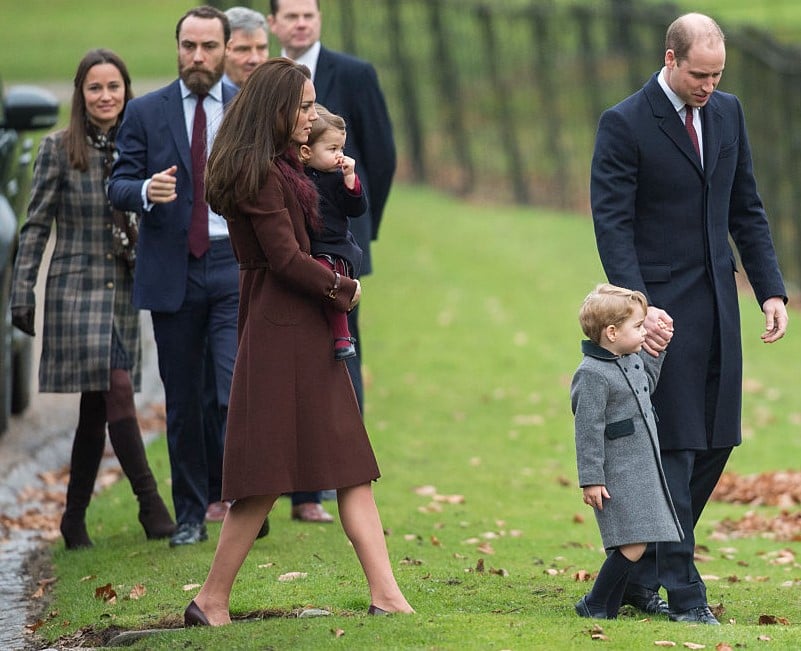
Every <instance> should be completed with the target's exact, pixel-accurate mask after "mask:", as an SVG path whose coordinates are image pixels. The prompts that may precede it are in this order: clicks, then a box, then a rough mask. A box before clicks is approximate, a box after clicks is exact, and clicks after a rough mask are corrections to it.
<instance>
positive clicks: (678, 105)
mask: <svg viewBox="0 0 801 651" xmlns="http://www.w3.org/2000/svg"><path fill="white" fill-rule="evenodd" d="M657 81H659V85H660V86H661V87H662V90H663V91H665V95H667V98H668V99H669V100H670V103H671V104H673V108H674V109H676V112H677V113H678V112H679V111H681V110H682V109H683V108H684V104H685V103H684V102H683V101H682V99H681V97H679V96H678V95H676V93H674V92H673V90H672V89H671V88H670V86H668V83H667V79H665V67H664V66H662V70H660V71H659V76H658V77H657Z"/></svg>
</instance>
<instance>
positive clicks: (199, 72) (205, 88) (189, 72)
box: [178, 59, 225, 95]
mask: <svg viewBox="0 0 801 651" xmlns="http://www.w3.org/2000/svg"><path fill="white" fill-rule="evenodd" d="M224 70H225V59H221V60H220V63H219V65H218V66H217V67H216V68H215V69H214V70H208V69H206V68H200V67H195V66H187V67H181V62H180V61H178V75H179V76H180V77H181V79H183V82H184V83H185V84H186V87H187V88H188V89H189V90H191V91H192V92H193V93H195V95H206V94H208V92H209V90H210V89H211V87H212V86H213V85H214V84H216V83H217V82H218V81H219V80H220V78H221V77H222V76H223V71H224Z"/></svg>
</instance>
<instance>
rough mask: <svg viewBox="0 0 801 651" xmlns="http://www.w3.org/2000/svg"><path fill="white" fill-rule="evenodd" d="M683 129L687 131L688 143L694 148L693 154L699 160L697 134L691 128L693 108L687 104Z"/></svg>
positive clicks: (699, 150)
mask: <svg viewBox="0 0 801 651" xmlns="http://www.w3.org/2000/svg"><path fill="white" fill-rule="evenodd" d="M684 128H685V129H687V135H689V136H690V141H691V142H692V143H693V147H695V153H696V154H698V158H701V147H699V146H698V134H697V133H696V132H695V127H694V126H693V107H692V106H690V105H689V104H688V105H686V106H685V107H684Z"/></svg>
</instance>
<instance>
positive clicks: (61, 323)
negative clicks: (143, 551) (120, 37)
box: [11, 49, 174, 549]
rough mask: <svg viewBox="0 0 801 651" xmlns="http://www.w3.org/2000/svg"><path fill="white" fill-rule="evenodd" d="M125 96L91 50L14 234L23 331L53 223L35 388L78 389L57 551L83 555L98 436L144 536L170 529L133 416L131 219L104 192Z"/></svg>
mask: <svg viewBox="0 0 801 651" xmlns="http://www.w3.org/2000/svg"><path fill="white" fill-rule="evenodd" d="M131 97H132V93H131V81H130V77H129V75H128V71H127V69H126V67H125V64H124V63H123V61H122V60H121V59H120V58H119V57H118V56H117V55H116V54H114V53H113V52H111V51H109V50H103V49H98V50H92V51H90V52H88V53H87V54H86V55H85V56H84V58H83V59H82V60H81V62H80V64H79V65H78V70H77V72H76V75H75V88H74V91H73V97H72V111H71V116H70V123H69V126H68V127H67V128H66V129H64V130H62V131H58V132H56V133H54V134H50V135H48V136H46V137H45V138H44V139H43V140H42V143H41V145H40V148H39V154H38V157H37V159H36V164H35V166H34V178H33V187H32V190H31V200H30V204H29V206H28V218H27V220H26V222H25V224H24V225H23V227H22V230H21V231H20V242H19V251H18V253H17V258H16V261H15V265H14V277H13V282H12V293H11V314H12V320H13V323H14V325H15V326H17V327H18V328H19V329H20V330H22V331H23V332H26V333H27V334H29V335H31V336H33V335H34V314H35V309H36V307H35V306H36V299H35V295H34V285H35V284H36V277H37V274H38V272H39V266H40V264H41V261H42V257H43V254H44V251H45V246H46V244H47V240H48V238H49V236H50V231H51V228H52V225H53V223H54V222H55V224H56V242H55V248H54V251H53V255H52V259H51V261H50V266H49V268H48V273H47V285H46V290H45V310H44V332H43V340H42V356H41V360H40V366H39V390H40V391H42V392H52V393H75V392H80V393H81V402H80V414H79V418H78V427H77V429H76V432H75V440H74V441H73V447H72V458H71V462H70V480H69V486H68V488H67V505H66V510H65V512H64V515H63V518H62V520H61V533H62V535H63V536H64V542H65V544H66V547H67V549H76V548H81V547H91V545H92V541H91V539H90V538H89V535H88V533H87V531H86V524H85V513H86V508H87V506H88V505H89V501H90V499H91V496H92V491H93V489H94V483H95V479H96V477H97V471H98V467H99V465H100V460H101V457H102V455H103V449H104V447H105V440H106V423H108V431H109V438H110V439H111V444H112V446H113V448H114V451H115V453H116V455H117V458H118V459H119V461H120V465H121V466H122V469H123V471H124V472H125V474H126V475H127V477H128V479H129V480H130V482H131V486H132V487H133V490H134V493H135V494H136V496H137V498H138V500H139V521H140V522H141V524H142V526H143V527H144V529H145V533H146V534H147V537H148V538H164V537H167V536H169V535H170V534H171V533H172V531H173V529H174V523H173V521H172V517H171V516H170V514H169V512H168V511H167V508H166V506H165V505H164V502H163V501H162V499H161V497H160V496H159V493H158V489H157V486H156V481H155V479H154V478H153V474H152V473H151V471H150V467H149V465H148V462H147V457H146V455H145V449H144V445H143V443H142V436H141V433H140V431H139V425H138V423H137V419H136V408H135V405H134V398H133V394H134V390H135V389H136V390H138V389H139V384H140V380H141V377H140V361H141V347H140V341H139V314H138V312H137V310H136V309H134V307H133V306H132V304H131V288H132V284H133V274H132V267H133V263H134V250H135V249H134V246H135V240H136V227H137V221H136V219H137V217H136V215H135V214H123V213H119V212H117V211H114V210H113V209H112V207H111V205H110V204H109V201H108V199H107V197H106V188H105V185H106V183H107V180H108V176H109V174H110V172H111V166H112V164H113V162H114V158H115V157H116V149H115V147H114V135H115V132H116V128H117V124H118V121H119V119H120V117H121V115H122V112H123V110H124V108H125V104H126V103H127V102H128V100H129V99H130V98H131Z"/></svg>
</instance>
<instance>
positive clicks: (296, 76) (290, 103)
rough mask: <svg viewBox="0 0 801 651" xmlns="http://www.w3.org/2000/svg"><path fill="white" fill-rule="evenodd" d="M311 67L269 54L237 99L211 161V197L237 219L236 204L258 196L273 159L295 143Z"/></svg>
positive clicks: (219, 209)
mask: <svg viewBox="0 0 801 651" xmlns="http://www.w3.org/2000/svg"><path fill="white" fill-rule="evenodd" d="M308 79H311V74H310V73H309V69H308V68H307V67H306V66H304V65H300V64H297V63H295V62H294V61H292V60H290V59H286V58H276V59H270V60H268V61H266V62H265V63H263V64H261V65H260V66H259V67H258V68H256V70H254V71H253V74H251V75H250V77H248V79H247V81H246V82H245V83H244V85H243V86H242V88H241V90H240V91H239V93H237V96H236V97H235V98H234V99H233V101H232V102H231V104H230V105H229V107H228V109H227V110H226V113H225V117H224V118H223V121H222V124H220V128H219V130H218V131H217V135H216V136H215V138H214V145H213V146H212V149H211V154H210V155H209V160H208V162H207V163H206V179H205V181H206V202H207V203H208V204H209V206H211V208H212V210H214V212H216V213H218V214H220V215H223V216H224V217H225V218H226V219H234V218H235V217H236V214H237V208H236V205H237V203H240V202H242V201H250V202H252V201H255V200H256V197H257V196H258V193H259V190H260V189H261V188H262V186H263V185H264V183H265V181H266V180H267V176H268V174H269V173H270V170H271V169H272V167H273V164H274V161H275V159H276V158H278V157H279V156H282V155H283V154H284V153H285V152H286V151H287V150H288V149H289V148H290V147H291V146H293V145H292V134H293V132H294V129H295V122H296V120H297V116H298V111H299V110H300V104H301V99H302V96H303V85H304V84H305V83H306V80H308Z"/></svg>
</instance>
